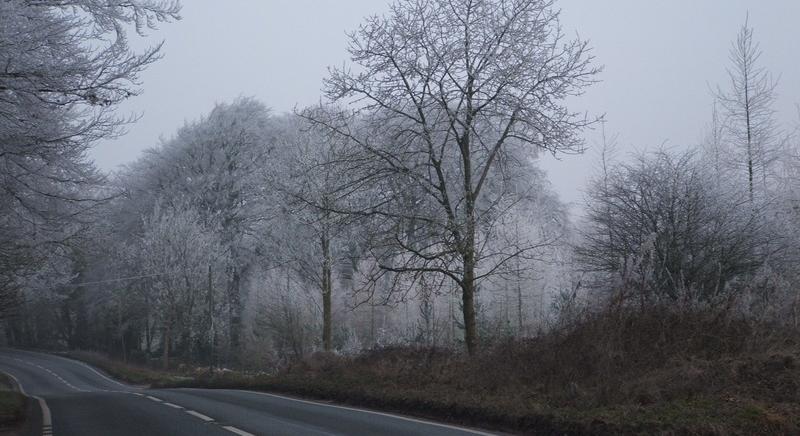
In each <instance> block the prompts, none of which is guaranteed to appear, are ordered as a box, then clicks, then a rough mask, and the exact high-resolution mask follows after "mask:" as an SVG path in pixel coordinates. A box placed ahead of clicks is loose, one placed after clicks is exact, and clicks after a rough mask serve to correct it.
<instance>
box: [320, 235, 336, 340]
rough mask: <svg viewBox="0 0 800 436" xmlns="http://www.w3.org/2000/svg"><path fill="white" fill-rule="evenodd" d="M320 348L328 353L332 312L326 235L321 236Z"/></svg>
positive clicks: (331, 287)
mask: <svg viewBox="0 0 800 436" xmlns="http://www.w3.org/2000/svg"><path fill="white" fill-rule="evenodd" d="M321 242H322V257H323V260H322V348H323V349H324V350H325V351H330V350H331V348H332V345H331V342H332V341H331V327H332V326H331V324H332V319H331V318H332V316H331V315H332V311H331V291H332V290H333V286H332V283H331V279H332V274H331V266H332V265H331V263H332V262H331V247H330V244H331V241H330V238H329V237H328V235H327V233H323V235H322V241H321Z"/></svg>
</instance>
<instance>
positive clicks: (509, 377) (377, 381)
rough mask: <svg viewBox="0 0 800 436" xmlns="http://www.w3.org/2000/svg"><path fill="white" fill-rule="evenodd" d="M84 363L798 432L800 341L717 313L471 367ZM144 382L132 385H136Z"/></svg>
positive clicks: (538, 429) (362, 396) (626, 314)
mask: <svg viewBox="0 0 800 436" xmlns="http://www.w3.org/2000/svg"><path fill="white" fill-rule="evenodd" d="M72 356H73V357H76V358H80V359H82V360H84V361H87V362H90V363H95V364H98V365H102V366H100V367H101V368H103V369H105V370H106V371H107V372H109V373H110V374H112V375H118V376H119V377H121V378H123V379H125V377H128V378H127V380H137V381H138V382H146V383H151V384H152V385H153V387H162V388H167V387H203V388H222V389H250V390H260V391H266V392H273V393H283V394H288V395H297V396H301V397H305V398H312V399H320V400H332V401H336V402H339V403H344V404H351V405H356V406H362V407H367V408H375V409H380V410H389V411H395V412H398V413H406V414H411V415H416V416H421V417H427V418H432V419H437V420H445V421H450V422H453V423H457V424H463V425H476V426H483V427H489V428H493V429H497V430H501V431H508V432H514V433H531V434H562V435H563V434H569V435H584V434H586V435H588V434H593V435H594V434H600V435H603V434H607V435H616V434H638V435H645V434H646V435H651V434H692V435H701V434H702V435H707V434H712V435H737V434H739V435H749V434H770V435H780V434H786V435H789V434H797V433H798V432H800V335H798V332H797V331H796V330H794V329H789V328H785V327H780V326H776V325H771V324H756V323H752V322H750V321H748V320H747V319H744V318H741V317H738V316H735V315H732V314H723V313H720V312H718V311H711V310H690V311H676V310H671V309H669V308H656V307H653V308H651V309H649V310H646V311H639V310H635V311H634V310H628V309H621V310H611V309H609V310H607V311H603V312H600V313H585V314H582V315H580V316H579V317H576V318H575V319H573V320H572V321H571V322H570V323H569V324H568V325H564V326H562V327H561V328H560V329H558V330H554V331H552V332H550V333H547V334H543V335H540V336H537V337H535V338H529V339H525V340H518V339H513V338H508V339H507V340H497V341H496V342H495V343H493V344H492V345H490V346H487V347H485V349H484V350H483V351H482V352H481V353H479V354H478V355H476V356H474V357H472V358H470V357H469V356H468V355H466V354H465V353H462V352H458V351H454V350H452V349H443V348H432V347H421V346H391V347H385V348H376V349H373V350H369V351H364V352H362V353H358V354H356V355H350V356H345V355H340V354H335V353H316V354H314V355H312V356H309V357H308V358H305V359H303V360H301V361H297V362H295V363H293V364H291V365H289V366H287V367H285V368H282V369H279V370H276V371H275V372H272V373H269V374H267V373H253V372H243V371H214V372H209V371H208V369H207V368H205V369H195V370H193V372H194V374H189V372H188V371H184V373H183V374H182V376H180V377H176V376H175V374H166V373H159V372H157V371H153V370H145V369H143V368H139V367H131V366H128V365H122V364H120V363H117V362H114V361H112V360H109V359H105V358H101V357H99V356H98V355H96V354H90V353H78V354H72ZM132 374H135V375H132Z"/></svg>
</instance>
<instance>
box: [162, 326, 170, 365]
mask: <svg viewBox="0 0 800 436" xmlns="http://www.w3.org/2000/svg"><path fill="white" fill-rule="evenodd" d="M170 334H171V332H170V325H169V324H167V325H166V326H165V327H164V370H168V369H169V346H170V341H169V339H170V338H169V337H170Z"/></svg>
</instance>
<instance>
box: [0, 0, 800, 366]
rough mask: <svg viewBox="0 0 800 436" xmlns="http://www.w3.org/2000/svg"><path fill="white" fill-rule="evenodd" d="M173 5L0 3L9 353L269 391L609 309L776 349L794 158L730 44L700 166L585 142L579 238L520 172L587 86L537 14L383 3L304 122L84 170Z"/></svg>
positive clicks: (130, 92)
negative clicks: (218, 376) (217, 369)
mask: <svg viewBox="0 0 800 436" xmlns="http://www.w3.org/2000/svg"><path fill="white" fill-rule="evenodd" d="M179 10H180V7H179V5H178V4H176V3H172V2H161V1H154V0H137V1H131V2H127V3H125V4H124V5H108V4H106V3H104V2H95V1H92V0H76V1H74V2H69V3H68V4H66V3H65V2H56V1H52V2H50V1H32V0H10V1H5V2H3V3H0V47H3V50H2V51H0V61H1V62H0V64H2V65H7V67H6V68H5V70H4V71H0V146H2V150H0V165H2V168H3V176H2V184H3V185H2V188H3V189H2V193H0V213H1V214H2V215H0V226H2V234H1V235H0V238H2V241H0V242H1V244H0V247H1V248H0V250H1V251H0V291H1V292H2V303H3V309H4V311H3V320H4V324H3V326H4V331H5V337H6V340H7V342H8V343H9V344H13V345H18V346H36V347H53V348H65V347H68V348H79V349H94V350H99V351H105V352H108V353H111V354H114V355H117V356H119V357H122V358H124V359H134V360H139V361H142V360H152V361H155V360H156V359H160V360H161V362H162V364H163V365H164V366H169V365H170V361H171V360H172V359H178V360H180V361H182V362H191V363H199V364H204V365H211V366H217V365H226V366H244V367H261V368H263V367H270V368H274V367H279V366H282V365H285V364H287V363H289V362H291V361H293V360H297V359H302V358H303V357H305V356H308V355H310V354H312V353H314V352H316V351H319V350H324V351H335V352H339V353H356V352H358V351H360V350H363V349H368V348H373V347H380V346H386V345H393V344H421V345H425V346H432V347H450V348H454V349H458V350H461V349H463V350H466V351H467V352H468V353H469V354H475V353H477V352H479V350H480V349H481V347H482V346H484V345H485V344H490V343H493V342H496V341H498V340H503V339H508V338H520V337H533V336H536V335H540V334H543V333H546V332H551V331H553V330H557V329H563V328H568V327H569V326H570V325H572V324H573V323H575V322H576V321H577V320H579V319H581V317H582V316H583V315H585V314H587V313H592V312H596V311H603V310H607V309H608V308H609V307H616V308H621V307H623V308H629V309H632V310H639V309H642V310H648V311H650V310H652V309H653V308H654V307H656V308H659V309H663V310H665V311H679V310H683V309H697V308H703V309H710V310H714V311H720V312H724V313H726V314H729V315H732V316H733V315H735V316H741V317H744V318H745V319H748V320H752V321H753V322H762V321H768V322H775V323H782V324H784V325H787V326H793V327H794V328H797V327H798V316H799V315H800V314H799V313H798V310H800V301H799V300H798V295H800V294H798V291H797V289H798V288H797V281H798V280H799V279H800V277H798V274H797V268H796V265H797V262H798V260H800V259H798V257H799V256H800V251H799V250H798V247H799V246H800V245H798V242H800V241H798V234H800V232H798V226H800V209H799V208H800V203H798V202H800V197H798V195H800V194H798V192H800V189H798V183H800V156H799V155H798V145H797V138H796V137H795V136H793V135H792V133H793V128H792V126H785V127H781V126H778V125H777V123H776V122H775V121H774V113H773V110H772V102H773V100H774V93H775V90H776V88H777V87H778V85H779V84H778V83H777V82H776V81H774V80H773V79H772V76H771V75H770V74H769V73H768V72H767V71H764V70H763V69H761V68H760V67H759V64H758V58H759V55H760V49H759V48H758V45H757V44H756V42H755V40H754V39H753V38H754V37H753V31H752V29H750V28H749V27H748V26H747V25H746V24H745V25H744V26H743V27H742V30H741V33H740V34H739V36H738V38H737V39H736V40H735V42H734V43H733V45H732V49H731V65H729V66H728V67H729V71H730V78H731V82H730V83H724V84H720V86H719V88H718V91H717V92H716V93H715V95H713V98H714V99H715V100H716V101H717V104H716V105H715V108H716V109H715V110H714V111H713V113H712V114H709V115H710V116H709V129H708V135H707V139H706V140H705V141H704V142H703V144H700V145H698V146H696V147H692V148H690V149H688V150H682V151H674V150H659V151H656V152H647V153H641V154H638V155H636V156H632V157H631V156H616V155H615V153H614V141H613V139H611V140H608V141H604V143H603V144H597V148H600V149H601V151H602V153H601V154H600V155H601V159H600V162H599V163H598V167H597V175H596V177H595V178H594V179H593V181H592V182H591V184H590V186H589V187H588V188H587V191H588V199H587V206H586V211H587V213H586V216H585V217H584V218H581V219H579V220H575V219H571V218H570V216H569V215H568V212H567V209H566V207H565V206H564V205H563V204H562V203H561V202H560V201H559V199H558V197H557V195H556V194H555V193H554V191H553V189H552V187H551V186H550V184H549V182H548V181H547V177H546V175H545V174H544V173H543V172H542V171H541V170H540V169H539V168H538V167H537V157H538V156H539V155H541V154H542V153H553V154H556V155H565V154H569V153H577V152H582V151H583V149H584V145H585V144H584V142H583V139H582V138H583V132H584V130H585V129H587V128H601V127H603V126H602V124H601V123H600V122H601V119H600V118H596V117H588V116H586V115H584V114H581V113H575V112H573V111H571V110H570V109H569V108H568V107H567V104H566V101H567V100H569V99H571V98H573V97H577V96H579V95H580V94H581V93H582V92H583V91H584V90H585V89H586V88H587V87H589V86H591V85H592V84H593V83H594V82H595V81H597V80H599V78H600V76H599V75H598V74H599V73H600V71H601V69H600V66H599V64H598V63H597V62H596V61H595V60H594V58H593V55H592V51H591V48H590V46H589V45H588V43H587V42H586V41H583V40H579V39H575V38H572V37H568V36H566V35H564V34H563V33H562V31H561V27H560V25H559V13H558V9H557V5H556V4H555V2H554V1H550V0H473V1H467V0H434V1H421V0H400V1H397V2H396V3H394V5H393V6H392V8H391V9H390V11H389V12H388V13H387V14H386V15H385V16H377V17H370V18H367V19H366V20H365V21H364V23H363V24H362V26H361V27H359V28H358V29H357V30H356V31H355V32H353V33H352V34H351V35H350V43H349V46H348V52H349V54H350V57H351V58H350V63H349V64H346V65H347V66H345V67H343V68H341V69H339V68H334V69H331V71H330V75H329V77H328V78H327V79H326V80H325V83H324V95H323V96H322V97H323V100H322V101H323V103H321V104H319V105H317V106H313V107H308V108H299V109H298V110H296V111H295V112H294V113H292V114H276V113H273V112H271V111H270V110H269V108H268V104H269V102H260V101H258V100H256V99H253V98H240V99H238V100H236V101H233V102H230V103H223V104H218V105H216V107H214V109H213V110H212V111H211V112H210V113H209V114H208V115H206V116H204V117H202V118H200V119H198V120H195V121H192V122H189V123H187V124H185V125H184V126H182V127H179V128H177V130H176V132H175V133H174V134H173V135H172V136H170V137H169V138H168V139H165V140H164V141H163V142H162V143H160V144H154V147H153V148H152V149H150V150H148V151H147V152H145V153H144V155H143V156H142V157H141V158H139V159H138V160H137V161H135V162H133V163H131V164H129V165H128V166H126V167H125V168H124V169H123V170H121V171H119V172H117V173H114V174H111V175H103V174H101V173H100V172H98V171H97V170H96V169H95V168H94V166H93V164H92V163H91V162H89V161H88V160H87V158H86V150H87V149H88V148H89V147H91V145H92V144H94V143H96V142H97V141H98V140H100V139H103V138H109V137H113V136H115V135H118V134H121V133H122V132H123V130H124V126H125V125H126V124H127V123H131V122H135V119H125V118H120V117H119V116H118V115H117V114H116V113H115V108H116V106H117V105H118V103H120V102H121V101H123V100H124V99H126V98H129V97H132V96H135V95H136V94H137V92H138V91H139V89H138V86H139V85H138V81H137V73H139V72H140V71H141V70H142V69H143V68H145V67H146V66H147V65H148V64H150V63H151V62H153V61H155V60H157V59H158V57H159V56H160V46H156V47H154V48H153V49H151V50H148V51H146V52H144V53H141V54H137V53H134V52H132V51H131V50H130V49H129V48H128V46H127V44H126V32H125V29H126V28H127V27H130V25H131V24H133V25H134V26H135V28H136V30H137V31H139V32H143V31H144V30H146V29H147V27H148V26H150V27H152V26H154V25H155V24H157V23H159V22H165V21H170V20H173V19H178V18H179V17H178V13H179ZM30 22H35V23H36V24H37V25H36V26H31V25H30ZM109 41H110V42H109ZM720 68H725V66H724V65H721V66H720ZM710 97H712V96H710ZM176 127H177V126H176ZM676 128H679V126H676ZM565 158H567V159H568V158H569V157H568V156H566V157H565Z"/></svg>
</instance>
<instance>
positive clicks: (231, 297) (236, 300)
mask: <svg viewBox="0 0 800 436" xmlns="http://www.w3.org/2000/svg"><path fill="white" fill-rule="evenodd" d="M240 288H241V275H240V273H239V269H238V268H234V271H233V275H232V277H231V283H230V285H229V288H228V321H229V322H230V324H229V328H230V331H229V339H230V354H229V356H228V358H229V359H231V358H232V359H233V360H234V361H235V362H238V359H239V352H240V347H241V337H240V333H241V324H242V307H241V306H242V300H241V289H240Z"/></svg>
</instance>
